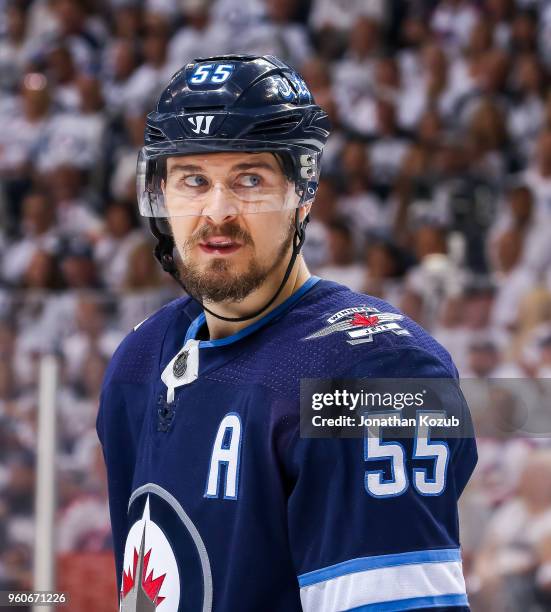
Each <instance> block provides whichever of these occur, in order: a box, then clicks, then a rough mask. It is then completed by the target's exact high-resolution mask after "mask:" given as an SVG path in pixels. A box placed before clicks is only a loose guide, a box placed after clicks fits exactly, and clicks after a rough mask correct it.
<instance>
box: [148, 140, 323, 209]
mask: <svg viewBox="0 0 551 612" xmlns="http://www.w3.org/2000/svg"><path fill="white" fill-rule="evenodd" d="M217 153H234V154H236V153H240V155H234V156H231V157H230V156H228V157H225V158H224V160H223V161H222V160H220V158H218V161H217V158H216V157H213V155H215V154H217ZM262 153H263V154H264V155H261V154H262ZM270 153H273V154H275V155H266V154H270ZM247 154H250V155H247ZM276 156H277V157H276ZM291 160H292V161H291ZM297 165H298V167H297ZM318 179H319V169H318V164H317V157H316V155H315V154H314V153H313V152H312V150H311V149H309V148H307V147H302V146H298V145H296V144H287V143H284V144H283V143H281V142H266V141H252V140H235V139H234V140H231V141H230V140H227V139H224V140H223V139H204V140H200V139H193V140H192V141H185V140H183V141H172V142H162V143H154V144H150V145H147V146H145V147H143V148H142V149H141V151H140V153H139V156H138V166H137V172H136V181H137V195H138V203H139V209H140V214H141V215H142V216H144V217H161V218H172V217H186V216H202V215H209V214H211V213H212V212H213V211H214V210H216V211H217V212H220V211H221V210H223V211H224V212H225V213H226V214H232V215H234V214H253V213H261V212H274V211H284V210H292V209H296V208H299V207H300V206H303V205H305V204H306V203H308V201H310V200H311V199H312V197H313V194H314V193H315V185H316V184H317V182H318Z"/></svg>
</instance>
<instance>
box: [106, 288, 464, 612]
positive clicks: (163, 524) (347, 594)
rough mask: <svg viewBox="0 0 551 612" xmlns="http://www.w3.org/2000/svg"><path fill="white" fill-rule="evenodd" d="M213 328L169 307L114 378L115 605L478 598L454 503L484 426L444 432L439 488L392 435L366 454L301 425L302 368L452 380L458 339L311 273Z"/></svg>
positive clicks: (328, 608) (285, 607)
mask: <svg viewBox="0 0 551 612" xmlns="http://www.w3.org/2000/svg"><path fill="white" fill-rule="evenodd" d="M358 313H359V314H360V316H365V317H366V318H367V323H365V322H364V323H365V324H364V326H363V328H362V326H358V330H357V333H356V334H355V335H354V333H355V332H354V330H353V331H352V332H351V331H350V325H349V323H350V320H351V319H352V318H353V317H354V316H356V317H357V315H358ZM362 313H364V314H363V315H362ZM374 313H375V314H374ZM369 317H371V318H369ZM347 322H348V324H347ZM375 322H377V324H375ZM204 324H205V318H204V314H203V313H202V310H201V307H200V306H199V304H198V303H197V302H195V301H194V300H192V299H190V298H188V297H182V298H180V299H177V300H175V301H173V302H171V303H169V304H167V305H166V306H164V307H163V308H161V309H160V310H159V311H158V312H156V313H155V314H153V315H152V316H151V317H150V318H149V319H147V320H146V321H145V322H143V323H142V324H140V325H139V326H137V327H136V328H135V329H134V330H133V331H131V332H130V333H129V334H128V336H127V337H126V338H125V340H124V341H123V342H122V343H121V345H120V347H119V348H118V349H117V351H116V353H115V355H114V356H113V358H112V360H111V363H110V365H109V367H108V370H107V373H106V375H105V380H104V385H103V389H102V394H101V401H100V408H99V413H98V419H97V431H98V435H99V438H100V441H101V443H102V447H103V452H104V456H105V461H106V465H107V473H108V488H109V505H110V513H111V522H112V530H113V539H114V551H115V564H116V571H117V581H118V588H119V601H120V610H122V611H132V612H135V611H139V612H143V611H146V610H157V611H158V612H208V611H210V610H213V611H215V612H298V611H300V610H303V611H306V612H339V611H345V610H376V611H377V612H379V611H380V612H384V611H387V612H388V611H392V610H420V609H440V610H443V609H448V608H452V609H453V610H456V611H457V610H461V609H468V608H467V606H468V602H467V596H466V593H465V583H464V579H463V574H462V567H461V555H460V548H459V534H458V519H457V499H458V497H459V495H460V494H461V492H462V490H463V488H464V487H465V484H466V483H467V481H468V479H469V476H470V474H471V472H472V470H473V469H474V466H475V463H476V447H475V442H474V440H473V439H472V438H461V439H449V440H447V441H446V444H445V447H446V448H447V449H448V450H447V451H446V457H445V458H444V459H445V461H444V463H443V464H442V465H441V467H443V470H445V474H444V481H443V484H442V486H441V487H439V488H438V486H437V489H434V488H433V489H431V488H430V487H431V485H434V483H435V479H436V476H434V478H432V477H431V476H430V475H429V474H431V473H432V472H431V463H432V465H433V468H434V472H436V471H437V469H436V467H434V463H435V461H436V462H437V461H438V456H437V453H436V452H435V453H434V456H429V457H428V461H427V457H426V456H425V457H424V459H425V462H423V461H418V459H416V457H415V452H416V451H415V449H412V447H411V445H410V446H409V447H408V445H407V444H398V443H394V444H393V443H392V442H389V441H388V440H387V441H385V442H384V444H390V445H391V446H392V448H391V447H388V448H386V447H384V446H383V445H382V444H381V445H380V446H379V447H378V449H379V451H380V450H381V449H383V453H382V454H381V453H380V452H379V454H378V455H376V456H368V451H367V450H366V445H365V440H362V439H361V438H357V439H356V438H354V439H338V438H327V439H326V438H324V439H311V438H304V437H301V435H300V429H299V416H300V415H299V403H300V402H299V392H300V380H301V378H335V377H339V378H346V377H348V378H353V377H362V378H396V377H400V378H408V377H409V378H419V377H424V378H450V379H453V378H456V377H457V372H456V369H455V367H454V365H453V363H452V361H451V359H450V356H449V355H448V353H447V352H446V351H445V350H444V349H443V348H442V347H441V346H440V345H439V344H438V343H437V342H436V341H435V340H434V339H432V338H431V337H430V336H429V335H428V334H427V333H426V332H425V331H424V330H423V329H422V328H421V327H419V326H418V325H417V324H415V323H414V322H412V321H411V320H409V319H408V318H407V317H405V316H403V315H401V314H400V313H399V312H398V311H397V310H396V309H394V308H393V307H392V306H390V305H389V304H387V303H385V302H383V301H381V300H378V299H376V298H372V297H369V296H365V295H362V294H358V293H354V292H352V291H350V290H349V289H348V288H346V287H344V286H342V285H339V284H336V283H332V282H328V281H324V280H320V279H318V278H316V277H312V278H310V279H309V280H308V281H307V282H306V283H305V284H304V285H303V286H302V288H301V289H300V290H299V291H297V292H296V293H294V294H293V295H292V296H291V297H290V298H288V299H287V300H286V301H285V302H284V303H282V304H281V305H280V306H278V307H277V308H275V309H274V310H272V311H271V312H269V313H268V314H267V315H265V316H264V317H263V318H262V319H261V320H259V321H257V322H255V323H253V324H251V325H249V326H248V327H246V328H245V329H243V330H241V331H240V332H239V333H236V334H235V335H232V336H230V337H226V338H223V339H219V340H213V341H205V340H199V339H198V337H200V334H201V328H202V326H203V325H204ZM457 388H458V389H459V387H458V386H457ZM458 393H459V394H460V391H459V390H458ZM465 410H467V408H466V407H465ZM467 412H468V411H467ZM466 418H468V417H466ZM441 446H442V445H441ZM398 447H400V448H402V450H403V457H402V459H401V461H402V462H401V465H398V457H397V456H396V452H399V453H401V452H402V451H399V450H398ZM385 448H386V450H385ZM385 453H386V454H385ZM398 469H400V470H401V472H403V474H402V475H401V478H402V481H401V482H400V483H399V484H397V483H398V480H399V477H398V475H397V471H398ZM420 472H421V475H419V473H420ZM417 481H418V482H424V483H425V487H426V490H423V488H421V487H419V486H413V485H414V484H415V482H417Z"/></svg>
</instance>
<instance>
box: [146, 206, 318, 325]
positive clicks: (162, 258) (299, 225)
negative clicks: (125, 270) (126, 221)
mask: <svg viewBox="0 0 551 612" xmlns="http://www.w3.org/2000/svg"><path fill="white" fill-rule="evenodd" d="M299 216H300V208H297V209H296V211H295V233H294V236H293V250H292V253H291V259H290V260H289V263H288V264H287V269H286V270H285V274H284V275H283V279H282V280H281V283H280V284H279V287H278V289H277V291H276V292H275V293H274V295H273V296H272V297H271V298H270V300H269V301H268V302H266V304H264V306H262V308H259V309H258V310H256V311H255V312H253V313H250V314H248V315H246V316H243V317H223V316H222V315H219V314H216V313H215V312H213V311H212V310H210V309H209V308H207V307H206V306H205V305H204V304H203V301H202V300H201V299H200V298H199V297H197V296H195V295H192V294H191V293H190V292H189V291H188V290H187V289H186V286H185V285H184V283H183V282H182V280H181V278H180V272H179V270H178V267H177V266H176V263H175V261H174V238H173V237H172V236H170V235H168V234H165V233H164V232H162V231H161V230H160V229H159V227H158V225H157V223H156V220H155V218H154V217H150V219H149V226H150V228H151V232H152V234H153V235H154V236H155V238H156V239H157V245H156V246H155V249H154V250H153V253H154V255H155V258H156V259H157V261H158V262H159V263H160V264H161V266H162V268H163V270H164V271H165V272H168V273H169V274H170V275H171V276H172V278H173V279H174V280H175V281H176V282H177V283H178V284H179V285H180V287H182V289H183V290H184V291H185V292H186V293H187V294H189V295H191V297H193V299H195V300H196V301H197V302H199V304H201V306H202V307H203V310H205V311H206V312H208V313H209V314H210V315H212V316H213V317H216V318H217V319H220V320H221V321H228V322H230V323H240V322H242V321H248V320H249V319H254V318H255V317H257V316H258V315H259V314H261V313H263V312H264V311H265V310H266V309H267V308H269V307H270V306H271V305H272V304H273V303H274V301H275V300H276V299H277V296H278V295H279V294H280V293H281V291H282V290H283V287H285V284H286V283H287V281H288V280H289V275H290V274H291V270H292V269H293V266H294V265H295V262H296V260H297V257H298V255H299V253H300V250H301V248H302V245H303V244H304V239H305V238H306V225H307V223H308V215H307V216H306V217H305V218H304V221H302V222H301V221H300V219H299Z"/></svg>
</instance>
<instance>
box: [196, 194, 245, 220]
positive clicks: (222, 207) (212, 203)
mask: <svg viewBox="0 0 551 612" xmlns="http://www.w3.org/2000/svg"><path fill="white" fill-rule="evenodd" d="M239 212H240V208H239V202H238V201H237V200H236V198H235V197H234V196H232V194H231V191H229V190H227V189H225V188H224V187H222V186H221V185H215V186H214V188H213V189H212V190H211V191H210V193H209V197H208V200H207V202H206V203H205V206H204V207H203V216H205V217H207V219H209V220H210V221H211V222H212V223H215V224H216V225H220V224H222V223H226V222H228V221H231V220H232V219H233V218H234V217H235V216H236V215H238V214H239Z"/></svg>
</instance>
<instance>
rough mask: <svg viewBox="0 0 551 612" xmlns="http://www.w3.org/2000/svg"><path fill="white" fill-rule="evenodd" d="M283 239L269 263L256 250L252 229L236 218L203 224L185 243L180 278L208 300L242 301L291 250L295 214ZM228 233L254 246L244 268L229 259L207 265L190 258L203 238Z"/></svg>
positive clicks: (192, 292) (242, 242)
mask: <svg viewBox="0 0 551 612" xmlns="http://www.w3.org/2000/svg"><path fill="white" fill-rule="evenodd" d="M290 221H291V222H290V223H289V225H288V227H287V231H286V234H285V237H284V239H283V240H282V242H281V244H280V245H279V248H278V250H277V252H276V255H275V257H274V258H273V259H272V260H271V263H269V264H262V263H261V262H260V261H259V260H258V258H257V257H256V255H255V254H254V242H253V240H252V237H251V235H250V234H249V232H247V231H246V230H244V229H243V228H242V227H240V226H239V224H238V223H236V222H231V223H225V224H223V225H220V226H217V227H213V226H206V225H205V226H203V227H202V228H201V229H200V230H199V231H197V232H196V233H195V234H194V235H193V236H192V237H191V238H190V239H188V240H187V241H186V242H185V243H184V245H183V249H182V251H183V254H182V258H181V261H180V263H179V266H178V267H179V271H180V278H181V280H182V283H183V284H184V286H185V288H186V290H187V291H188V293H190V294H191V295H192V296H194V297H199V298H201V299H202V300H206V301H208V302H215V303H216V302H242V301H243V300H244V299H245V298H246V297H247V296H248V295H250V294H251V293H252V292H253V291H255V290H256V289H258V288H259V287H261V286H262V284H263V283H264V282H265V281H266V279H267V278H268V277H269V276H270V275H271V274H272V273H273V272H274V271H275V270H277V269H278V268H279V267H280V266H281V263H282V262H283V260H284V259H285V258H286V256H287V254H288V253H289V247H290V246H291V243H292V241H293V236H294V232H295V225H294V219H293V217H291V218H290ZM220 235H223V236H228V237H229V238H232V239H233V240H235V241H238V242H240V243H241V244H242V245H243V246H250V247H251V248H252V249H253V256H252V257H251V259H250V261H249V264H248V267H247V270H246V271H245V272H232V263H231V261H230V260H228V259H222V258H220V259H213V260H211V261H210V262H209V263H208V264H207V266H206V268H204V269H200V267H199V266H198V265H197V264H196V263H194V262H193V261H192V260H191V251H192V249H193V248H194V247H195V246H197V244H199V243H200V242H203V241H206V240H207V239H208V238H209V237H210V236H220Z"/></svg>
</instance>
